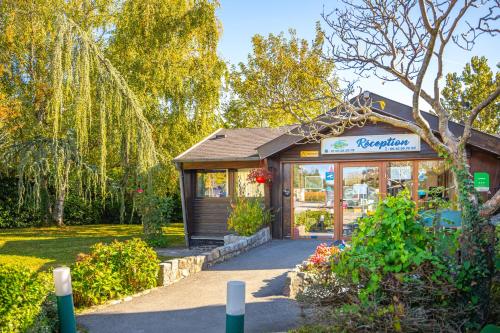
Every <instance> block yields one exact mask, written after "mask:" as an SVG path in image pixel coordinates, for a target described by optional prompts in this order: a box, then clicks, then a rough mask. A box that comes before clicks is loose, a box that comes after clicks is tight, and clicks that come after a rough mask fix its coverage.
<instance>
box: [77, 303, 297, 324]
mask: <svg viewBox="0 0 500 333" xmlns="http://www.w3.org/2000/svg"><path fill="white" fill-rule="evenodd" d="M298 318H299V309H298V307H297V305H296V304H295V302H294V301H292V300H289V299H286V298H277V299H273V300H272V301H267V302H257V303H250V304H247V305H246V314H245V332H282V331H287V330H289V329H291V328H294V327H296V326H297V325H298V324H299V321H298ZM225 320H226V308H225V306H224V305H214V306H204V307H197V308H191V309H180V310H172V311H158V312H142V313H137V312H134V313H101V314H99V313H96V314H86V315H82V316H80V317H79V318H78V322H79V324H80V325H82V326H83V327H84V328H86V329H88V330H89V332H90V333H94V332H96V333H100V332H102V333H107V332H144V333H148V332H155V333H156V332H184V333H191V332H193V333H195V332H204V333H212V332H214V333H221V332H224V331H225Z"/></svg>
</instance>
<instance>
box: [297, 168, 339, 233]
mask: <svg viewBox="0 0 500 333" xmlns="http://www.w3.org/2000/svg"><path fill="white" fill-rule="evenodd" d="M334 182H335V173H334V164H333V163H310V164H299V163H297V164H294V165H293V198H292V205H293V226H292V231H293V238H332V237H333V231H334V224H335V223H334V220H335V219H334V204H335V201H334Z"/></svg>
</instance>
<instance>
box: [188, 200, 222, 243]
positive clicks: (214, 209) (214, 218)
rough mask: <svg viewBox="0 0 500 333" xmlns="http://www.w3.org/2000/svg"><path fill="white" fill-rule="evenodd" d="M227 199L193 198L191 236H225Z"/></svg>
mask: <svg viewBox="0 0 500 333" xmlns="http://www.w3.org/2000/svg"><path fill="white" fill-rule="evenodd" d="M229 202H230V199H229V198H195V199H194V200H193V215H192V226H191V227H192V232H191V235H203V236H208V235H213V236H223V235H227V234H228V233H229V231H228V230H227V218H228V217H229Z"/></svg>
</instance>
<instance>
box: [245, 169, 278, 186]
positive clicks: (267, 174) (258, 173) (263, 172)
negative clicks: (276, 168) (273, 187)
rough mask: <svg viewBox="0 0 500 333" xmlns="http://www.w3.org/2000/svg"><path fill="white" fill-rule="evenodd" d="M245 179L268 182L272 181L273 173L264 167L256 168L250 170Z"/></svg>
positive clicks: (253, 181) (260, 182) (262, 182)
mask: <svg viewBox="0 0 500 333" xmlns="http://www.w3.org/2000/svg"><path fill="white" fill-rule="evenodd" d="M247 179H248V181H249V182H252V183H259V184H266V183H267V184H269V183H271V182H272V179H273V174H272V173H271V171H269V170H267V169H266V168H256V169H252V170H251V171H250V173H249V174H248V177H247Z"/></svg>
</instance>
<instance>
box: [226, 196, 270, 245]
mask: <svg viewBox="0 0 500 333" xmlns="http://www.w3.org/2000/svg"><path fill="white" fill-rule="evenodd" d="M270 221H271V213H270V212H269V210H267V209H265V208H264V207H263V203H262V200H261V199H260V198H244V197H241V198H236V199H235V201H234V202H232V203H231V211H230V215H229V219H228V220H227V226H228V229H229V230H234V231H236V232H237V233H238V235H241V236H250V235H253V234H254V233H256V232H257V231H259V229H260V228H262V226H264V225H266V224H269V223H270Z"/></svg>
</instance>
